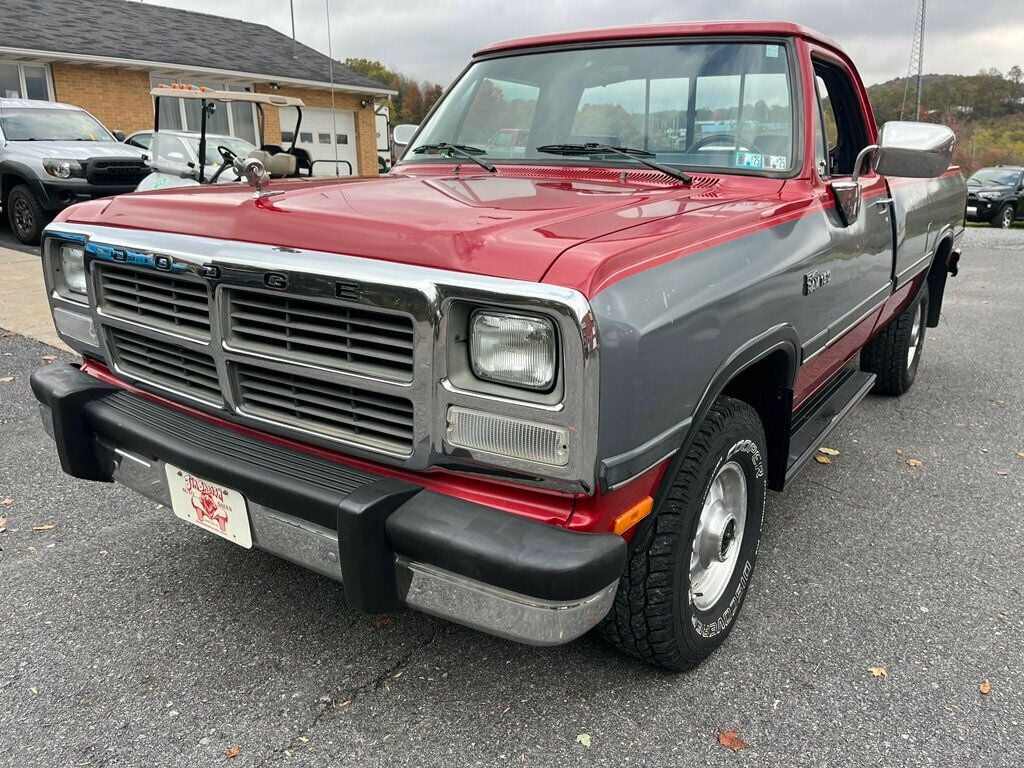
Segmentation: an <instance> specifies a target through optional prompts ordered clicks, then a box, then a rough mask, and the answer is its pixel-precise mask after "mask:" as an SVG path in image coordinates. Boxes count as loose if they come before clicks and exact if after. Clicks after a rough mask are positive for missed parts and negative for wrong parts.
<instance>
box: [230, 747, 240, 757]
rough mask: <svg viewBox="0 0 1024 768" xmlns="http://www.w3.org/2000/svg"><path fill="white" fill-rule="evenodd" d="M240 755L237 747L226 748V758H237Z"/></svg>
mask: <svg viewBox="0 0 1024 768" xmlns="http://www.w3.org/2000/svg"><path fill="white" fill-rule="evenodd" d="M240 754H242V750H241V749H239V748H238V747H228V757H238V756H239V755H240Z"/></svg>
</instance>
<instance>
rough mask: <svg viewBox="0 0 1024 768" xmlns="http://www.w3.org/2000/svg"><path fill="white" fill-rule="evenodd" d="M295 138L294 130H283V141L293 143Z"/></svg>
mask: <svg viewBox="0 0 1024 768" xmlns="http://www.w3.org/2000/svg"><path fill="white" fill-rule="evenodd" d="M294 140H295V132H294V131H281V141H282V142H284V143H285V144H291V143H292V142H293V141H294Z"/></svg>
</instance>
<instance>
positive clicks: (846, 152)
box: [814, 59, 868, 176]
mask: <svg viewBox="0 0 1024 768" xmlns="http://www.w3.org/2000/svg"><path fill="white" fill-rule="evenodd" d="M814 74H815V85H816V87H817V90H818V99H819V101H820V104H821V121H822V134H823V139H824V146H825V148H826V151H827V167H828V169H829V171H830V173H831V174H832V175H835V176H849V175H851V174H852V173H853V166H854V163H856V161H857V155H858V153H859V152H860V151H861V149H863V148H864V147H866V146H867V144H868V133H867V127H866V123H865V121H864V113H863V112H862V111H861V108H860V102H859V101H858V99H857V91H856V89H855V88H854V87H853V83H852V82H851V80H850V76H849V74H848V73H847V72H846V70H845V69H843V68H842V67H841V66H839V65H838V64H832V63H829V62H825V61H820V60H817V59H816V60H815V61H814Z"/></svg>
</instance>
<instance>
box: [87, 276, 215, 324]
mask: <svg viewBox="0 0 1024 768" xmlns="http://www.w3.org/2000/svg"><path fill="white" fill-rule="evenodd" d="M97 293H98V298H99V303H100V307H102V309H103V311H104V312H106V313H107V314H108V315H111V316H113V317H119V318H122V319H124V320H132V321H134V322H137V323H142V324H144V325H147V326H150V327H153V328H158V329H160V330H162V331H169V332H171V333H180V334H182V335H184V336H188V337H189V338H193V339H197V340H199V341H207V340H208V339H209V338H210V309H209V301H210V296H209V290H208V289H207V287H206V283H204V282H202V281H200V280H198V279H194V280H193V279H189V278H183V277H178V276H171V275H168V276H166V277H162V278H161V277H157V276H155V275H152V274H147V273H144V272H142V271H140V270H137V269H131V268H122V267H113V266H110V265H107V264H102V265H100V267H99V281H98V283H97Z"/></svg>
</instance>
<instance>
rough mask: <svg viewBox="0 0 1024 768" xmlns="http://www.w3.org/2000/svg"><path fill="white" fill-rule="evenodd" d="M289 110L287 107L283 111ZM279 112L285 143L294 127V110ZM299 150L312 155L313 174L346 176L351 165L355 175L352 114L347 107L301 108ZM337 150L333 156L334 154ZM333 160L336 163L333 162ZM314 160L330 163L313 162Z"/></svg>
mask: <svg viewBox="0 0 1024 768" xmlns="http://www.w3.org/2000/svg"><path fill="white" fill-rule="evenodd" d="M287 111H291V110H287ZM282 112H285V114H282V115H281V129H282V134H283V135H282V139H283V141H282V144H284V145H285V146H288V143H289V141H290V140H291V133H290V132H291V130H292V129H293V128H294V127H295V118H294V113H292V115H287V114H286V111H285V110H282ZM296 146H297V147H299V148H300V149H304V150H306V151H307V152H309V154H310V156H311V157H312V158H313V161H314V164H313V175H314V176H348V175H349V167H348V165H347V164H346V163H345V162H343V161H345V160H347V161H348V162H349V163H351V164H352V171H351V173H352V175H353V176H355V175H358V173H359V167H358V165H357V164H356V117H355V113H354V112H352V111H350V110H345V109H336V110H334V111H333V112H332V111H331V110H330V109H310V108H304V109H303V110H302V125H301V126H300V127H299V141H298V143H297V144H296ZM335 152H337V155H335ZM335 159H337V160H338V161H339V162H338V164H337V166H336V165H335V162H334V161H335ZM318 160H323V161H330V162H316V161H318Z"/></svg>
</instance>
